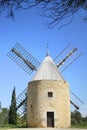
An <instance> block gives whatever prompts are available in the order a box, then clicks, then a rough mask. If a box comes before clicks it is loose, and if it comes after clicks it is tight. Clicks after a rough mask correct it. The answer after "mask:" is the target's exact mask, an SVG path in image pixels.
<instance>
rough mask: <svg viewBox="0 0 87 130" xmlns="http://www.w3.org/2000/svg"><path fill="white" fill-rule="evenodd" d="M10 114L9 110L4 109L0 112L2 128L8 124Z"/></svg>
mask: <svg viewBox="0 0 87 130" xmlns="http://www.w3.org/2000/svg"><path fill="white" fill-rule="evenodd" d="M8 112H9V110H8V109H7V108H2V109H1V112H0V126H1V127H2V126H4V125H6V124H8Z"/></svg>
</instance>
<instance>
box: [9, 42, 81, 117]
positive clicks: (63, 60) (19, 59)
mask: <svg viewBox="0 0 87 130" xmlns="http://www.w3.org/2000/svg"><path fill="white" fill-rule="evenodd" d="M47 49H48V44H47ZM67 51H69V52H68V53H67ZM66 53H67V54H66ZM7 55H8V57H9V58H10V59H11V60H13V61H14V62H15V63H16V64H17V65H18V66H19V67H21V68H22V69H23V70H24V71H25V72H27V73H28V74H29V75H31V74H32V72H33V71H37V69H38V67H39V65H40V62H39V61H38V60H37V59H35V58H34V57H33V56H32V55H31V54H30V53H29V52H28V51H26V50H25V49H24V48H23V47H22V46H21V45H20V44H19V43H16V45H15V46H14V47H13V48H12V49H11V50H10V51H9V52H8V54H7ZM47 55H48V51H47ZM65 55H66V56H65ZM81 55H82V52H80V51H78V49H77V48H73V49H72V47H71V44H68V45H67V46H66V47H65V48H64V49H63V50H62V52H61V53H59V55H57V56H56V58H55V59H54V62H55V63H56V66H57V68H58V69H60V72H61V73H62V72H63V71H65V70H66V69H67V68H68V67H69V66H70V65H71V64H72V63H73V62H74V61H75V60H76V59H78V58H79V57H80V56H81ZM63 66H64V67H63ZM61 68H62V69H61ZM27 91H28V88H25V89H24V90H23V91H22V92H21V93H20V95H19V96H18V97H17V99H16V103H17V107H16V111H18V112H19V113H20V114H21V115H22V114H23V113H24V112H26V109H25V108H26V100H27ZM70 93H71V94H72V95H73V96H75V97H76V98H77V99H78V100H79V101H80V102H81V103H83V101H82V100H80V99H79V98H78V97H77V96H76V95H75V94H74V93H73V92H72V91H70ZM70 103H71V104H72V105H74V107H75V108H76V109H79V107H78V106H77V105H76V104H75V103H74V102H73V101H72V100H70Z"/></svg>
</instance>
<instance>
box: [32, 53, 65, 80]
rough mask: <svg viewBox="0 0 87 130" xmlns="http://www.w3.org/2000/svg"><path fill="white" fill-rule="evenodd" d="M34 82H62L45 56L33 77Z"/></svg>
mask: <svg viewBox="0 0 87 130" xmlns="http://www.w3.org/2000/svg"><path fill="white" fill-rule="evenodd" d="M34 80H64V79H63V77H62V75H61V74H60V72H59V71H58V68H57V67H56V65H55V63H54V61H53V60H52V58H51V57H50V56H49V55H47V56H46V57H45V59H44V60H43V62H42V64H41V65H40V67H39V69H38V70H37V72H36V74H35V75H34V77H33V79H32V81H34Z"/></svg>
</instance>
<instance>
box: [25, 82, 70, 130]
mask: <svg viewBox="0 0 87 130" xmlns="http://www.w3.org/2000/svg"><path fill="white" fill-rule="evenodd" d="M48 92H53V97H48ZM47 112H54V127H57V128H62V127H69V126H70V123H71V121H70V97H69V87H68V83H67V82H64V81H57V80H53V81H52V80H43V81H41V80H39V81H32V82H30V83H29V86H28V99H27V125H28V126H29V127H47V117H46V114H47Z"/></svg>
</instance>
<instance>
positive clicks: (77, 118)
mask: <svg viewBox="0 0 87 130" xmlns="http://www.w3.org/2000/svg"><path fill="white" fill-rule="evenodd" d="M71 125H72V126H74V127H80V128H81V127H83V126H84V127H86V128H87V117H82V115H81V113H80V112H79V111H77V110H75V111H74V112H71Z"/></svg>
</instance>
